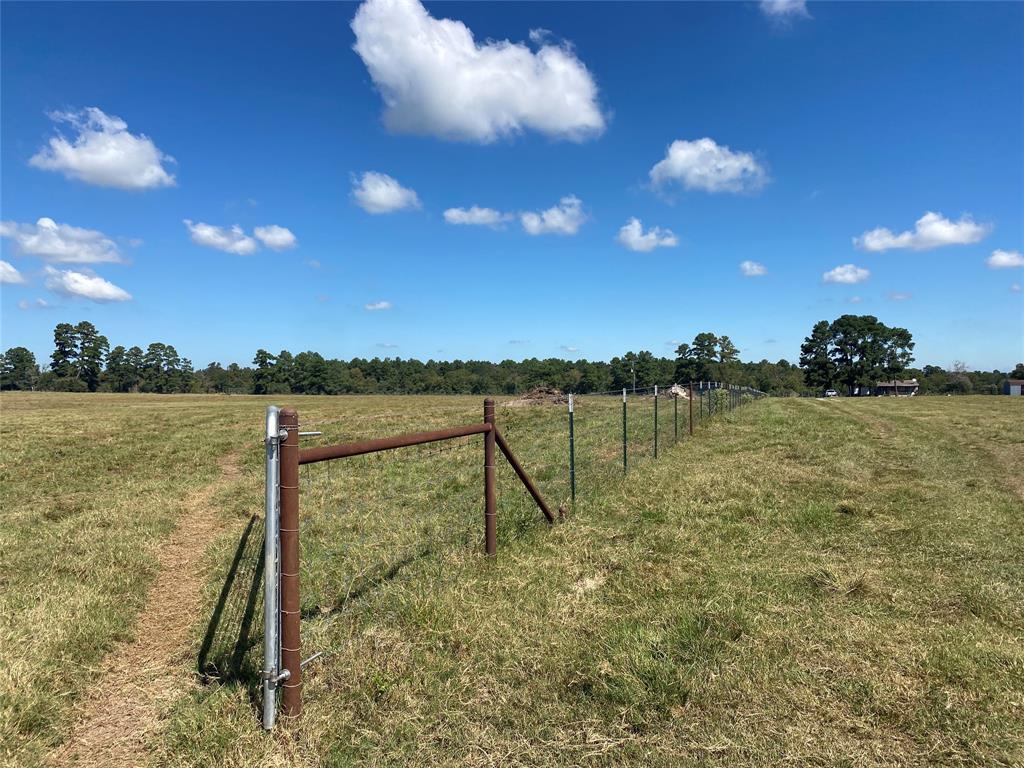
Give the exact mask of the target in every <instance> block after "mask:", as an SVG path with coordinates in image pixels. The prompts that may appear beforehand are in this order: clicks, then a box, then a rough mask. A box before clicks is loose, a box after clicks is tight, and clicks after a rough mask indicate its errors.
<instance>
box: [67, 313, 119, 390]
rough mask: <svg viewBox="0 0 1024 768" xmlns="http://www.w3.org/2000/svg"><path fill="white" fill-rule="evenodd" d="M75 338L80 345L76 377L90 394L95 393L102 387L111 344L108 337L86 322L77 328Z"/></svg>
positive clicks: (76, 361)
mask: <svg viewBox="0 0 1024 768" xmlns="http://www.w3.org/2000/svg"><path fill="white" fill-rule="evenodd" d="M74 337H75V340H76V341H77V345H78V348H77V354H76V356H75V366H74V369H75V376H76V377H77V378H78V379H79V380H81V381H82V382H84V383H85V386H86V387H88V388H89V391H90V392H95V391H96V389H97V388H98V387H99V385H100V375H101V374H102V372H103V363H104V361H105V360H106V357H107V352H108V351H109V349H110V343H109V342H108V341H107V337H106V336H104V335H102V334H101V333H100V332H99V331H97V330H96V326H95V325H93V324H92V323H90V322H87V321H85V320H83V321H82V322H80V323H79V324H78V325H76V326H75V330H74Z"/></svg>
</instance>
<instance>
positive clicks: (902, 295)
mask: <svg viewBox="0 0 1024 768" xmlns="http://www.w3.org/2000/svg"><path fill="white" fill-rule="evenodd" d="M911 296H912V294H910V293H907V292H906V291H892V292H891V293H890V294H889V301H908V300H910V298H911Z"/></svg>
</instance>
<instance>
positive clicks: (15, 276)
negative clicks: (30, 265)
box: [0, 260, 25, 285]
mask: <svg viewBox="0 0 1024 768" xmlns="http://www.w3.org/2000/svg"><path fill="white" fill-rule="evenodd" d="M24 282H25V278H24V277H23V276H22V274H21V272H19V271H18V270H17V269H16V268H15V266H14V265H13V264H10V263H9V262H6V261H3V260H0V283H2V284H4V285H21V284H22V283H24Z"/></svg>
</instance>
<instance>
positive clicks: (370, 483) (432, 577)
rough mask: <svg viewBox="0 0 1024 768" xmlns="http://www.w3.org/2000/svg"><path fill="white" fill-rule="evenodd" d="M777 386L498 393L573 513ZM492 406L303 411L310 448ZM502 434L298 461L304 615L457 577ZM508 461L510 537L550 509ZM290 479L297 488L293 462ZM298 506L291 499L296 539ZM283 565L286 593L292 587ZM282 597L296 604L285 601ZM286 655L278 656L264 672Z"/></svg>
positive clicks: (477, 530) (524, 451)
mask: <svg viewBox="0 0 1024 768" xmlns="http://www.w3.org/2000/svg"><path fill="white" fill-rule="evenodd" d="M763 396H764V395H763V393H761V392H758V391H757V390H752V389H748V388H739V387H732V386H729V385H726V384H721V383H718V382H694V383H693V384H688V385H685V386H678V385H672V386H668V387H651V388H641V389H637V390H629V391H626V390H621V391H618V392H607V393H597V394H586V395H574V396H569V397H562V396H556V397H554V398H553V399H547V400H543V401H541V402H537V401H532V400H529V399H527V398H519V399H510V400H506V401H504V402H500V403H498V404H497V405H496V407H495V410H494V422H493V423H494V425H496V427H495V430H492V431H493V432H495V433H496V432H497V430H500V435H501V436H502V437H503V438H504V440H505V441H507V444H508V445H509V446H511V447H512V449H513V450H514V452H515V454H516V455H517V457H518V458H519V460H520V462H521V464H522V465H523V467H524V468H525V470H526V472H527V473H528V474H529V476H530V478H532V480H533V482H534V484H535V485H536V487H537V488H538V489H539V491H540V494H541V495H542V496H543V497H544V498H545V499H546V500H547V502H548V506H549V507H550V508H551V509H552V510H553V509H554V508H559V509H560V511H561V512H563V513H564V512H566V511H568V510H570V509H572V508H573V507H574V505H576V504H577V503H578V502H579V501H580V500H585V499H588V498H594V497H596V496H597V495H598V494H601V493H603V492H605V491H606V490H607V489H608V488H609V487H610V486H611V485H612V484H615V483H617V482H620V481H621V478H622V477H623V475H624V474H626V473H629V472H632V471H635V470H636V469H637V467H639V466H641V465H642V464H643V463H645V462H648V461H653V460H655V459H657V458H659V457H660V456H664V455H665V454H666V452H667V451H668V450H669V449H670V448H671V447H672V446H673V445H676V444H678V443H679V442H681V441H684V440H688V439H692V438H691V436H692V435H694V433H695V430H697V429H699V428H700V426H701V425H702V424H704V423H706V422H708V421H709V420H712V419H715V418H717V417H719V416H721V415H723V414H725V413H727V412H728V411H731V410H734V409H736V408H738V407H740V406H742V405H743V404H745V403H747V402H750V401H752V400H754V399H757V398H759V397H763ZM478 408H479V405H476V407H474V406H472V405H470V404H469V403H467V402H466V401H465V400H460V401H458V402H454V403H452V404H451V406H440V407H434V406H432V407H430V408H428V409H422V410H418V411H417V410H415V409H410V410H408V411H399V412H392V413H387V414H380V415H370V416H354V417H352V418H347V417H345V416H338V417H332V418H327V419H320V420H310V421H303V422H301V423H300V425H299V429H300V430H302V432H300V433H299V434H300V435H304V439H303V440H302V449H303V451H302V452H306V451H309V450H311V449H316V448H318V447H323V448H325V449H327V448H328V447H330V450H334V449H335V448H337V447H338V446H339V445H341V444H354V443H358V442H360V441H366V440H377V439H378V438H381V437H382V436H387V437H390V436H394V435H395V434H396V433H402V434H403V435H408V434H409V433H415V432H425V431H430V430H436V429H447V428H450V427H452V426H453V425H456V424H466V423H469V424H472V423H474V422H479V419H480V411H479V410H478ZM484 426H486V424H485V425H484ZM285 434H287V432H286V431H285V430H282V432H281V435H282V439H283V436H284V435H285ZM489 434H491V433H485V434H471V435H464V436H460V437H455V438H452V439H445V440H443V441H438V442H428V443H424V444H415V445H407V446H404V447H398V448H389V449H387V450H381V451H379V452H367V453H363V454H361V455H346V456H345V457H344V460H343V461H335V460H322V461H321V460H317V463H312V462H311V463H305V465H304V466H302V468H301V472H299V473H298V492H299V496H300V498H301V514H299V515H298V538H299V540H301V559H298V577H299V582H301V585H302V589H301V595H299V597H298V613H299V615H300V617H301V618H302V619H303V620H305V621H307V622H309V621H312V622H322V621H328V622H330V621H334V620H335V619H337V617H339V616H342V615H348V616H356V615H360V614H361V613H362V612H363V611H365V610H368V608H367V606H368V605H369V604H370V602H369V601H365V600H362V598H364V597H365V596H367V595H370V594H372V592H373V591H374V590H375V589H377V588H378V587H380V586H381V585H383V584H384V583H386V582H389V581H392V580H395V579H401V578H406V577H408V578H415V579H416V581H417V592H418V593H419V594H423V590H424V588H426V589H429V588H430V586H429V585H430V584H436V585H440V584H443V576H444V572H445V569H446V568H449V567H452V565H453V564H455V563H456V562H458V561H459V560H461V559H463V558H465V557H469V556H475V553H476V552H479V551H480V550H482V549H484V526H483V525H481V518H482V515H481V512H482V508H483V507H484V504H483V499H482V494H481V483H480V480H481V476H482V474H484V472H483V465H484V461H482V459H483V458H484V456H485V455H486V454H485V451H484V450H483V446H484V443H485V440H487V439H488V435H489ZM283 445H284V443H282V446H283ZM335 458H338V457H335ZM282 461H283V459H282ZM296 466H297V465H296ZM494 468H495V476H494V480H495V482H494V484H493V486H492V488H493V490H494V491H495V495H496V497H497V507H496V511H497V516H496V517H497V540H498V541H500V542H501V543H502V546H505V545H507V544H508V543H509V542H511V541H514V540H516V539H518V538H520V537H521V536H524V535H532V533H531V532H532V531H534V530H535V529H536V524H537V522H538V521H539V519H541V515H540V513H539V512H538V507H537V503H535V501H534V499H533V498H532V497H531V495H530V494H529V493H528V492H527V489H526V488H525V487H524V483H525V482H526V481H525V479H524V480H523V481H522V482H521V479H520V477H519V476H518V475H517V474H516V473H515V472H514V471H513V468H512V467H511V466H510V465H509V463H508V462H507V461H506V460H505V458H503V457H502V458H498V459H497V460H496V461H495V463H494ZM280 482H281V488H282V489H283V488H284V487H285V486H284V477H283V475H282V478H281V481H280ZM284 517H285V516H284V514H283V512H282V514H281V515H280V519H281V521H282V523H281V536H282V538H281V542H282V546H284V545H283V536H284V533H285V527H284ZM268 530H270V529H269V528H268ZM491 551H493V548H492V549H491ZM268 562H269V561H268ZM278 570H279V571H280V568H278ZM277 579H278V581H277V583H278V585H279V586H278V587H277V592H275V594H277V593H279V592H280V590H281V589H282V587H281V586H280V585H281V582H280V576H278V577H277ZM268 583H273V582H272V581H271V582H268ZM282 599H283V598H282ZM268 610H269V609H268ZM281 610H282V615H283V612H284V605H283V603H282V608H281ZM268 626H272V625H268ZM276 653H277V652H276V651H272V650H270V651H268V654H270V656H274V654H276ZM277 669H278V666H277V664H276V663H275V662H274V661H273V660H272V661H271V664H270V667H269V668H267V667H265V668H264V680H265V681H267V680H268V677H267V676H268V675H270V676H272V675H273V674H277ZM281 679H282V680H283V679H284V678H281ZM267 684H268V685H270V683H267ZM284 684H285V686H287V685H288V683H287V681H285V682H284ZM270 722H271V723H272V722H273V717H271V718H270Z"/></svg>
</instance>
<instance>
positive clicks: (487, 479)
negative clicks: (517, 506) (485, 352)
mask: <svg viewBox="0 0 1024 768" xmlns="http://www.w3.org/2000/svg"><path fill="white" fill-rule="evenodd" d="M484 423H485V424H490V425H491V428H490V429H489V430H488V431H487V432H485V433H484V550H485V551H486V552H487V554H488V555H490V556H493V555H494V554H495V553H496V552H497V551H498V497H497V493H496V491H495V487H494V400H492V399H491V398H489V397H488V398H487V399H486V400H484Z"/></svg>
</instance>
